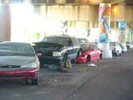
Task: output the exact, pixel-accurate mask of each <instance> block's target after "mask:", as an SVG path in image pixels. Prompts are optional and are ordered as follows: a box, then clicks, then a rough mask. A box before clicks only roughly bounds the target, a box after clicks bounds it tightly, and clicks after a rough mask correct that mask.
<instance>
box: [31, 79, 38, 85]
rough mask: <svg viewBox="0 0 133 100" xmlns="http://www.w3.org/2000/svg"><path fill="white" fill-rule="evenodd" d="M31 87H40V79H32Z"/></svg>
mask: <svg viewBox="0 0 133 100" xmlns="http://www.w3.org/2000/svg"><path fill="white" fill-rule="evenodd" d="M31 85H39V77H37V78H35V79H32V81H31Z"/></svg>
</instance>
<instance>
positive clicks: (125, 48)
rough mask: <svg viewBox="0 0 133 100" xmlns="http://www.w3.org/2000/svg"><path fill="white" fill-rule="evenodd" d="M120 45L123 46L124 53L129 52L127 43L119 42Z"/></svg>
mask: <svg viewBox="0 0 133 100" xmlns="http://www.w3.org/2000/svg"><path fill="white" fill-rule="evenodd" d="M119 45H120V47H121V48H122V53H125V52H127V46H126V44H125V43H119Z"/></svg>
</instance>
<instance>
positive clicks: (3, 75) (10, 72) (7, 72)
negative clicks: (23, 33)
mask: <svg viewBox="0 0 133 100" xmlns="http://www.w3.org/2000/svg"><path fill="white" fill-rule="evenodd" d="M39 67H40V64H39V59H38V57H37V56H36V54H35V52H34V49H33V48H32V46H31V45H30V44H29V43H20V42H0V79H1V80H24V81H25V82H26V83H28V84H33V85H38V83H39Z"/></svg>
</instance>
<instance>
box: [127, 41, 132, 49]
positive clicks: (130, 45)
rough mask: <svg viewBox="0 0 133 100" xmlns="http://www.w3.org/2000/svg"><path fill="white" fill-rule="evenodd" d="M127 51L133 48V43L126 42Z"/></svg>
mask: <svg viewBox="0 0 133 100" xmlns="http://www.w3.org/2000/svg"><path fill="white" fill-rule="evenodd" d="M126 46H127V49H130V48H133V44H132V42H129V41H127V42H126Z"/></svg>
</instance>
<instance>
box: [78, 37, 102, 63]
mask: <svg viewBox="0 0 133 100" xmlns="http://www.w3.org/2000/svg"><path fill="white" fill-rule="evenodd" d="M80 39H81V38H80ZM82 39H85V38H82ZM85 41H86V39H85ZM79 42H80V44H81V55H80V56H78V57H77V58H76V62H77V63H88V62H93V61H96V60H100V59H102V50H101V49H99V48H98V47H97V45H96V44H93V43H89V42H86V43H85V42H81V41H79Z"/></svg>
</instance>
